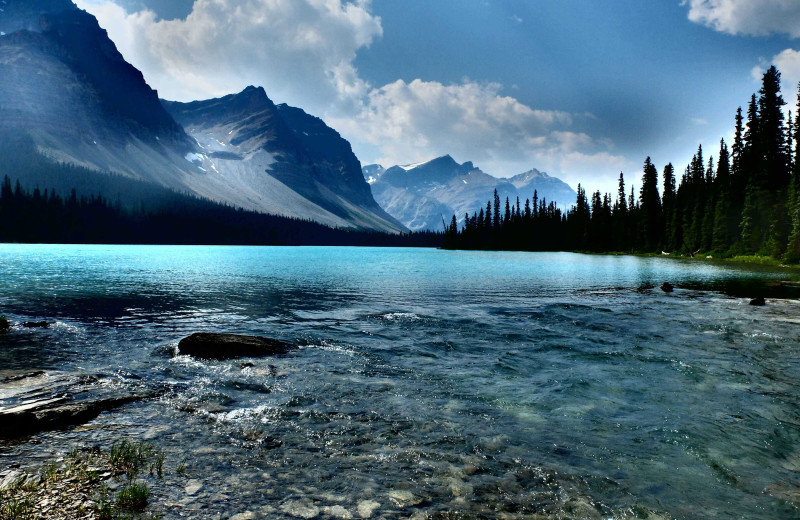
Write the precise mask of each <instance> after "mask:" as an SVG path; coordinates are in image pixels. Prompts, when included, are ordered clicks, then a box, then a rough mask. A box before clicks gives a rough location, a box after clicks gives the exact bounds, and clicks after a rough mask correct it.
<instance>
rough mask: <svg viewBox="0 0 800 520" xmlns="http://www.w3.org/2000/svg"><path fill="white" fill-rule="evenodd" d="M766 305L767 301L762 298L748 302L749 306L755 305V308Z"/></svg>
mask: <svg viewBox="0 0 800 520" xmlns="http://www.w3.org/2000/svg"><path fill="white" fill-rule="evenodd" d="M766 304H767V301H766V300H765V299H764V297H763V296H759V297H757V298H753V299H752V300H750V305H756V306H759V307H761V306H763V305H766Z"/></svg>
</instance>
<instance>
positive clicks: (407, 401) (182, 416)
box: [0, 245, 800, 519]
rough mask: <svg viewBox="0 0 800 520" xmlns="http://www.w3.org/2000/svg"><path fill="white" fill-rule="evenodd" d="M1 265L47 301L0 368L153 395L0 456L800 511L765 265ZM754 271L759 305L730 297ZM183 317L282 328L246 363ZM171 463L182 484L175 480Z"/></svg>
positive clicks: (177, 494)
mask: <svg viewBox="0 0 800 520" xmlns="http://www.w3.org/2000/svg"><path fill="white" fill-rule="evenodd" d="M0 265H2V272H1V273H0V314H6V315H7V316H8V317H9V319H10V320H11V321H12V323H17V324H18V323H20V322H22V321H27V320H41V319H47V320H50V321H54V322H56V324H55V325H54V326H52V327H51V328H49V329H30V330H29V329H23V328H21V327H19V326H15V327H14V328H13V330H12V331H11V333H9V334H6V335H3V336H1V337H0V369H12V368H13V369H28V368H36V369H48V370H63V371H83V372H88V373H102V374H105V375H106V376H107V377H108V378H109V379H110V380H114V381H116V382H117V383H119V384H129V385H140V386H147V387H150V388H157V389H159V395H160V397H158V398H155V399H151V400H146V401H142V402H138V403H134V404H129V405H126V406H125V407H123V408H121V409H118V410H116V411H114V412H108V413H104V414H102V415H101V416H100V417H99V418H98V419H96V420H95V421H93V422H92V423H90V424H89V425H85V426H82V427H78V428H75V429H72V430H69V431H66V432H63V431H62V432H48V433H42V434H39V435H36V436H34V437H33V438H32V439H30V440H29V441H26V442H22V443H14V444H10V445H6V446H0V466H3V465H5V464H12V463H20V464H22V465H23V466H27V465H33V466H35V465H36V464H41V463H42V462H43V461H44V460H46V459H47V458H48V457H51V456H52V455H53V454H58V453H65V452H67V451H69V450H70V449H71V448H73V447H75V446H80V445H101V446H105V445H108V444H109V443H110V442H112V441H113V440H114V439H118V438H120V437H126V436H127V437H131V438H138V439H147V440H148V441H150V442H152V443H154V444H155V445H157V446H159V447H161V448H163V449H164V450H165V451H166V453H167V466H169V467H174V466H175V465H176V464H179V463H180V464H183V465H184V466H185V468H186V474H187V475H188V476H186V477H185V478H184V477H181V476H178V475H176V474H175V473H174V472H172V473H169V472H168V474H167V475H166V476H165V479H164V481H163V482H162V483H160V484H159V485H158V486H156V488H155V489H154V496H155V497H156V499H155V500H154V501H155V502H158V504H160V506H158V507H160V509H158V513H159V514H160V515H161V518H182V517H201V518H227V517H228V516H229V515H232V514H234V513H241V512H245V511H251V512H253V513H254V514H255V516H256V517H264V518H283V517H286V518H292V517H297V516H300V517H302V516H303V515H305V516H306V517H308V515H311V514H318V517H319V518H329V517H335V516H336V515H334V514H333V512H335V513H336V514H338V515H339V516H340V517H344V516H342V515H344V513H343V511H344V512H346V513H347V514H350V515H352V516H353V517H358V516H359V511H362V512H363V510H360V509H359V506H364V504H365V503H366V504H368V505H370V504H371V505H370V506H369V507H372V509H371V510H369V512H370V513H372V515H373V517H375V518H381V517H382V518H409V517H411V518H425V517H426V516H427V517H434V518H436V517H441V518H473V517H478V518H496V517H506V518H519V517H525V515H533V514H541V515H543V516H542V518H567V517H570V518H604V519H605V518H653V519H655V518H681V519H683V518H686V519H690V518H691V519H696V518H708V519H711V518H748V519H781V518H787V519H789V518H797V517H798V516H799V515H800V510H798V505H800V356H798V349H799V348H800V301H798V300H797V295H796V294H792V292H791V291H790V290H788V289H786V288H785V287H783V286H780V285H779V282H781V281H785V280H789V279H790V275H789V274H787V272H785V271H784V272H781V271H778V270H775V269H769V268H752V269H742V268H740V267H735V266H732V265H726V264H714V263H708V262H693V261H681V260H676V259H666V258H641V257H632V256H588V255H579V254H572V253H497V252H452V251H439V250H432V249H380V248H324V247H320V248H314V247H308V248H279V247H171V246H77V245H76V246H62V245H0ZM663 281H669V282H671V283H673V284H675V286H676V290H675V292H673V293H671V294H667V293H663V292H662V291H660V290H659V289H658V285H659V284H660V283H661V282H663ZM759 294H765V295H767V296H768V297H769V298H770V299H769V300H768V304H767V306H765V307H752V306H749V305H748V301H749V297H752V296H757V295H759ZM197 331H224V332H235V333H243V334H258V335H265V336H271V337H277V338H281V339H288V340H292V341H297V342H299V343H300V344H301V345H302V348H301V349H300V350H298V351H295V352H292V353H290V354H288V355H285V356H280V357H275V358H265V359H253V360H247V361H249V362H250V363H251V364H252V366H251V365H250V364H246V363H245V362H243V361H242V360H230V361H209V362H201V361H197V360H193V359H190V358H188V357H186V356H180V355H176V349H177V343H178V341H179V340H180V339H181V338H183V337H185V336H187V335H189V334H191V333H193V332H197ZM186 479H193V480H196V481H197V483H199V484H201V486H202V487H201V488H200V489H199V491H197V492H196V493H194V494H192V495H191V496H189V495H187V493H186V492H185V490H184V486H185V484H186ZM375 504H378V505H377V506H376V505H375ZM335 506H338V508H335V509H332V508H334V507H335ZM369 507H367V509H369ZM437 515H438V516H437ZM537 518H539V517H537Z"/></svg>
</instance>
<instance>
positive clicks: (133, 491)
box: [117, 482, 150, 511]
mask: <svg viewBox="0 0 800 520" xmlns="http://www.w3.org/2000/svg"><path fill="white" fill-rule="evenodd" d="M149 498H150V488H149V487H147V484H144V483H143V482H132V483H130V484H129V485H128V486H125V487H124V488H122V490H121V491H120V492H119V493H118V494H117V508H119V509H124V510H128V511H144V508H145V507H147V499H149Z"/></svg>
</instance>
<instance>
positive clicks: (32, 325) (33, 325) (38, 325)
mask: <svg viewBox="0 0 800 520" xmlns="http://www.w3.org/2000/svg"><path fill="white" fill-rule="evenodd" d="M50 325H52V324H51V323H49V322H47V321H26V322H23V324H22V326H23V327H27V328H29V329H46V328H47V327H49V326H50Z"/></svg>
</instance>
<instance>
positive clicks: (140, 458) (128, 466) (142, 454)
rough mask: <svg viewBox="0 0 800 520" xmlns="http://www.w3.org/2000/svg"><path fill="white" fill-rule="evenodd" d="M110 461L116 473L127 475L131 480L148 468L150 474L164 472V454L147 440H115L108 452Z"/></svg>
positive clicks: (159, 474)
mask: <svg viewBox="0 0 800 520" xmlns="http://www.w3.org/2000/svg"><path fill="white" fill-rule="evenodd" d="M108 462H109V464H111V468H112V469H113V471H114V473H115V474H116V475H126V476H127V477H128V479H129V480H133V479H135V478H136V477H137V476H138V475H139V473H140V472H141V471H142V470H143V469H145V468H147V469H148V470H149V472H150V475H158V477H159V478H161V477H162V476H163V473H164V454H163V453H161V452H160V451H158V450H156V449H155V448H154V447H153V446H152V445H151V444H148V443H146V442H135V441H129V440H127V439H125V440H123V441H120V442H115V443H114V445H113V446H111V450H110V451H109V453H108Z"/></svg>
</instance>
